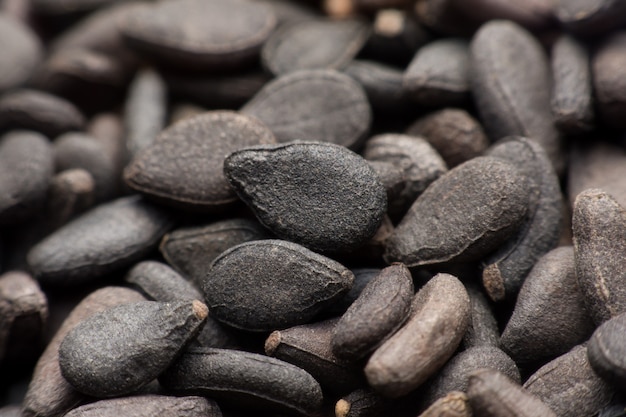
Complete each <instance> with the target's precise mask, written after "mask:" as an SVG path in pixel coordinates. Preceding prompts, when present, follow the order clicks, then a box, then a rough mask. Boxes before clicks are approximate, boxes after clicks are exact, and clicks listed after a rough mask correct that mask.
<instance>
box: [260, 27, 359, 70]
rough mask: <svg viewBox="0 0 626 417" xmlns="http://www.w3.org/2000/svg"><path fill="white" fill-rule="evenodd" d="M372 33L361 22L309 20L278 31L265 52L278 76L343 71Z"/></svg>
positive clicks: (265, 59)
mask: <svg viewBox="0 0 626 417" xmlns="http://www.w3.org/2000/svg"><path fill="white" fill-rule="evenodd" d="M369 34H370V29H369V27H368V25H367V24H366V23H365V22H362V21H359V20H350V19H345V20H322V19H316V20H307V21H303V22H297V23H294V24H291V25H285V26H283V27H281V28H280V29H279V30H277V31H275V32H274V33H273V34H272V35H271V36H270V38H269V39H268V40H267V42H265V44H264V46H263V49H262V51H261V60H262V62H263V66H264V67H265V68H267V69H268V70H269V71H270V72H271V73H272V74H274V75H283V74H286V73H288V72H292V71H297V70H304V69H342V68H343V67H345V66H346V65H347V64H348V62H350V61H351V60H352V58H354V56H355V55H356V54H357V53H358V52H359V50H360V49H361V48H362V47H363V45H364V44H365V41H366V40H367V38H368V36H369Z"/></svg>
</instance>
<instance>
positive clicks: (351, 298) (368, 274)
mask: <svg viewBox="0 0 626 417" xmlns="http://www.w3.org/2000/svg"><path fill="white" fill-rule="evenodd" d="M380 271H381V270H380V269H377V268H356V269H353V270H352V273H353V274H354V283H353V284H352V288H350V291H348V292H347V293H346V294H345V295H344V296H343V297H342V298H341V299H340V300H338V301H337V302H336V303H335V304H333V305H332V306H330V308H329V309H328V310H327V311H326V313H328V314H330V315H331V316H332V317H334V316H340V315H342V314H343V313H345V312H346V310H347V309H348V307H350V306H351V305H352V303H354V302H355V301H356V299H357V298H359V295H361V293H362V292H363V290H364V289H365V287H366V286H367V284H368V283H369V282H370V281H371V280H373V279H374V278H375V277H376V276H378V274H379V273H380Z"/></svg>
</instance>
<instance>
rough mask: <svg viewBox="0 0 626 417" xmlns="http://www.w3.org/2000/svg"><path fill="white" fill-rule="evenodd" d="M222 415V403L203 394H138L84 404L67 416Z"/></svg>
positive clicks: (146, 416) (192, 416)
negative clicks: (182, 395)
mask: <svg viewBox="0 0 626 417" xmlns="http://www.w3.org/2000/svg"><path fill="white" fill-rule="evenodd" d="M119 416H124V417H153V416H160V417H222V412H221V411H220V408H219V407H218V405H217V404H216V403H215V402H214V401H212V400H209V399H206V398H202V397H169V396H165V395H137V396H133V397H125V398H112V399H109V400H100V401H96V402H93V403H91V404H87V405H83V406H82V407H78V408H75V409H73V410H72V411H70V412H69V413H67V414H65V417H119Z"/></svg>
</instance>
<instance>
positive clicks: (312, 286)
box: [203, 240, 354, 331]
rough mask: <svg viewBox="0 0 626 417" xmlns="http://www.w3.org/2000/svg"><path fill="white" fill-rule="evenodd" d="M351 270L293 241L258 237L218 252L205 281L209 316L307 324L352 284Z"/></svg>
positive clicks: (256, 324)
mask: <svg viewBox="0 0 626 417" xmlns="http://www.w3.org/2000/svg"><path fill="white" fill-rule="evenodd" d="M353 280H354V275H353V274H352V272H350V270H348V269H346V268H345V267H344V266H342V265H341V264H339V263H338V262H335V261H333V260H331V259H329V258H326V257H324V256H321V255H318V254H316V253H314V252H311V251H310V250H308V249H306V248H304V247H302V246H300V245H297V244H295V243H291V242H286V241H281V240H260V241H255V242H249V243H243V244H241V245H237V246H235V247H234V248H231V249H229V250H227V251H226V252H224V253H223V254H222V255H220V256H219V257H218V258H217V259H216V260H215V261H214V262H213V264H212V266H211V269H210V270H209V272H208V273H207V277H206V280H205V282H204V286H203V289H204V293H205V298H206V300H207V304H208V306H209V308H210V309H211V314H212V315H213V316H214V317H215V318H216V319H218V320H220V321H222V322H224V323H226V324H228V325H230V326H233V327H237V328H240V329H244V330H251V331H268V330H276V329H282V328H285V327H289V326H294V325H297V324H302V323H306V322H307V321H309V320H311V319H312V318H313V317H314V316H315V315H316V314H317V313H318V312H320V311H322V310H323V309H324V308H326V307H328V306H330V305H331V304H332V303H333V302H335V301H336V300H338V299H340V298H341V297H342V296H343V295H344V294H345V293H346V292H347V291H348V290H349V289H350V287H351V286H352V282H353Z"/></svg>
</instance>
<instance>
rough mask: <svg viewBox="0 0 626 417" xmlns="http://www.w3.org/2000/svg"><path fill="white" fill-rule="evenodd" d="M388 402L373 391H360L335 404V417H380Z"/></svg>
mask: <svg viewBox="0 0 626 417" xmlns="http://www.w3.org/2000/svg"><path fill="white" fill-rule="evenodd" d="M385 405H386V401H385V399H384V398H382V397H381V396H380V395H378V394H377V393H376V392H374V391H372V390H371V389H367V388H365V389H358V390H356V391H352V392H351V393H349V394H348V395H346V396H344V397H342V398H341V399H340V400H339V401H337V403H336V404H335V417H379V416H380V415H381V414H382V413H383V412H384V411H385Z"/></svg>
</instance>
